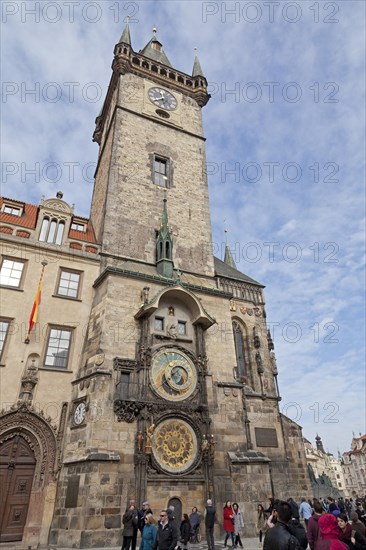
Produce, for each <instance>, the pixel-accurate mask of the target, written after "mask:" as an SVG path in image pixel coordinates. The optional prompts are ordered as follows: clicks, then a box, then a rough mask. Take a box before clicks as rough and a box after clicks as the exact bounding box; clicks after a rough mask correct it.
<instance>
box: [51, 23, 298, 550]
mask: <svg viewBox="0 0 366 550" xmlns="http://www.w3.org/2000/svg"><path fill="white" fill-rule="evenodd" d="M112 69H113V73H112V77H111V81H110V84H109V87H108V91H107V94H106V98H105V101H104V105H103V108H102V110H101V113H100V115H99V116H98V117H97V119H96V130H95V133H94V140H95V141H96V142H97V143H98V145H99V156H98V166H97V169H96V175H95V186H94V193H93V199H92V208H91V222H92V224H93V228H94V231H95V234H96V238H97V241H98V243H99V244H100V246H101V253H100V254H101V264H100V274H99V276H98V278H97V279H96V281H95V283H94V299H93V303H92V306H91V314H90V319H89V323H88V326H87V327H85V344H84V349H83V354H82V357H81V361H80V368H79V371H78V375H77V377H76V378H75V379H74V380H73V382H72V399H71V403H70V411H71V412H70V421H69V425H68V428H67V433H66V437H65V445H64V453H63V467H62V470H61V474H60V482H59V490H58V497H57V501H56V513H55V516H54V520H53V525H52V529H51V535H50V544H57V545H58V546H67V545H69V544H70V542H71V541H73V542H74V544H75V542H76V544H79V545H80V547H95V546H111V545H112V546H114V545H118V544H120V542H121V517H122V515H123V512H124V510H125V507H126V504H127V501H128V499H131V498H133V499H135V500H136V502H137V504H138V505H139V504H141V502H142V501H143V500H144V499H146V498H147V499H148V500H149V503H150V506H151V507H152V509H153V510H154V512H158V511H159V509H161V508H162V507H167V506H168V505H170V504H173V505H174V506H175V511H176V516H177V517H178V518H180V516H181V514H182V513H183V512H188V511H190V510H191V508H192V507H193V506H198V507H199V508H200V509H201V510H202V509H203V507H204V503H205V501H206V499H207V498H212V499H214V501H215V502H216V503H217V506H218V508H220V507H221V504H223V503H224V502H225V500H227V499H231V500H236V501H238V502H239V503H240V505H241V506H243V507H245V508H246V511H247V512H246V517H247V533H248V534H251V533H252V532H254V530H255V517H256V505H255V502H258V501H263V502H265V501H266V500H267V498H268V497H269V496H272V495H273V494H274V493H276V496H277V495H278V496H280V493H284V492H285V491H286V492H288V491H290V490H291V495H292V496H294V497H295V498H296V496H297V494H299V495H300V493H303V492H304V491H306V489H307V473H306V461H305V451H304V448H303V446H302V436H301V428H300V427H299V426H298V425H297V424H295V423H293V422H292V421H291V420H289V419H287V418H286V417H283V416H282V415H280V412H279V407H278V403H279V400H280V397H279V394H278V387H277V374H278V372H277V367H276V361H275V356H274V352H273V343H272V340H271V338H270V335H269V333H268V331H267V327H266V315H265V308H264V298H263V286H262V285H261V284H259V283H257V282H256V281H254V280H253V279H251V278H250V277H248V276H247V275H245V274H243V273H241V272H240V271H238V270H237V269H236V266H235V262H234V259H233V257H232V254H231V252H230V250H229V248H228V246H227V250H226V252H225V261H221V260H220V259H218V258H214V257H213V254H212V249H211V240H212V239H211V221H210V211H209V200H208V186H207V179H206V161H205V138H204V136H203V129H202V114H201V111H202V108H203V107H204V106H205V105H206V103H207V102H208V100H209V95H208V93H207V81H206V79H205V77H204V76H203V74H202V69H201V66H200V63H199V61H198V59H197V57H196V58H195V60H194V65H193V71H192V75H188V74H185V73H183V72H181V71H179V70H177V69H175V68H173V67H172V65H171V63H170V61H169V59H168V58H167V56H166V54H165V52H164V50H163V47H162V44H161V42H160V41H159V40H158V38H157V35H156V31H155V30H154V31H153V36H152V38H151V40H150V41H149V42H148V44H147V45H146V46H145V47H144V48H143V49H142V50H141V51H139V52H138V53H137V52H135V51H134V50H133V48H132V45H131V38H130V32H129V29H128V26H126V28H125V29H124V31H123V33H122V36H121V38H120V41H119V42H118V44H117V45H116V46H115V49H114V60H113V63H112ZM284 496H285V495H284ZM219 516H220V514H219ZM219 519H221V518H219ZM66 524H67V526H68V527H67V529H66V528H65V525H66Z"/></svg>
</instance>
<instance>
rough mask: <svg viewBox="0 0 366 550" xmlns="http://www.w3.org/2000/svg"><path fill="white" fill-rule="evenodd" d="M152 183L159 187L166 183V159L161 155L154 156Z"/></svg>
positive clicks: (165, 185) (166, 185)
mask: <svg viewBox="0 0 366 550" xmlns="http://www.w3.org/2000/svg"><path fill="white" fill-rule="evenodd" d="M153 176H154V183H155V185H161V187H169V185H168V183H169V182H168V160H167V159H163V158H161V157H154V175H153Z"/></svg>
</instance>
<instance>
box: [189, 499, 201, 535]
mask: <svg viewBox="0 0 366 550" xmlns="http://www.w3.org/2000/svg"><path fill="white" fill-rule="evenodd" d="M189 521H190V522H191V535H192V538H193V541H194V542H198V541H197V532H198V529H199V526H200V523H201V518H200V515H199V513H198V510H197V508H196V506H194V507H193V508H192V513H191V514H190V516H189Z"/></svg>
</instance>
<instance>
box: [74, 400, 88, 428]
mask: <svg viewBox="0 0 366 550" xmlns="http://www.w3.org/2000/svg"><path fill="white" fill-rule="evenodd" d="M85 414H86V405H85V403H84V401H82V402H81V403H79V404H78V406H77V407H76V409H75V411H74V424H76V425H77V426H79V425H80V424H82V423H83V422H84V420H85Z"/></svg>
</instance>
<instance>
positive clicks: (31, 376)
mask: <svg viewBox="0 0 366 550" xmlns="http://www.w3.org/2000/svg"><path fill="white" fill-rule="evenodd" d="M37 373H38V368H37V367H36V365H35V359H32V363H31V365H29V366H28V368H27V370H26V372H25V373H24V374H23V376H22V380H21V388H20V392H19V400H18V403H19V404H20V403H21V402H22V401H24V402H27V401H29V402H31V401H32V399H33V390H34V388H35V386H36V385H37V382H38V376H37Z"/></svg>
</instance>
